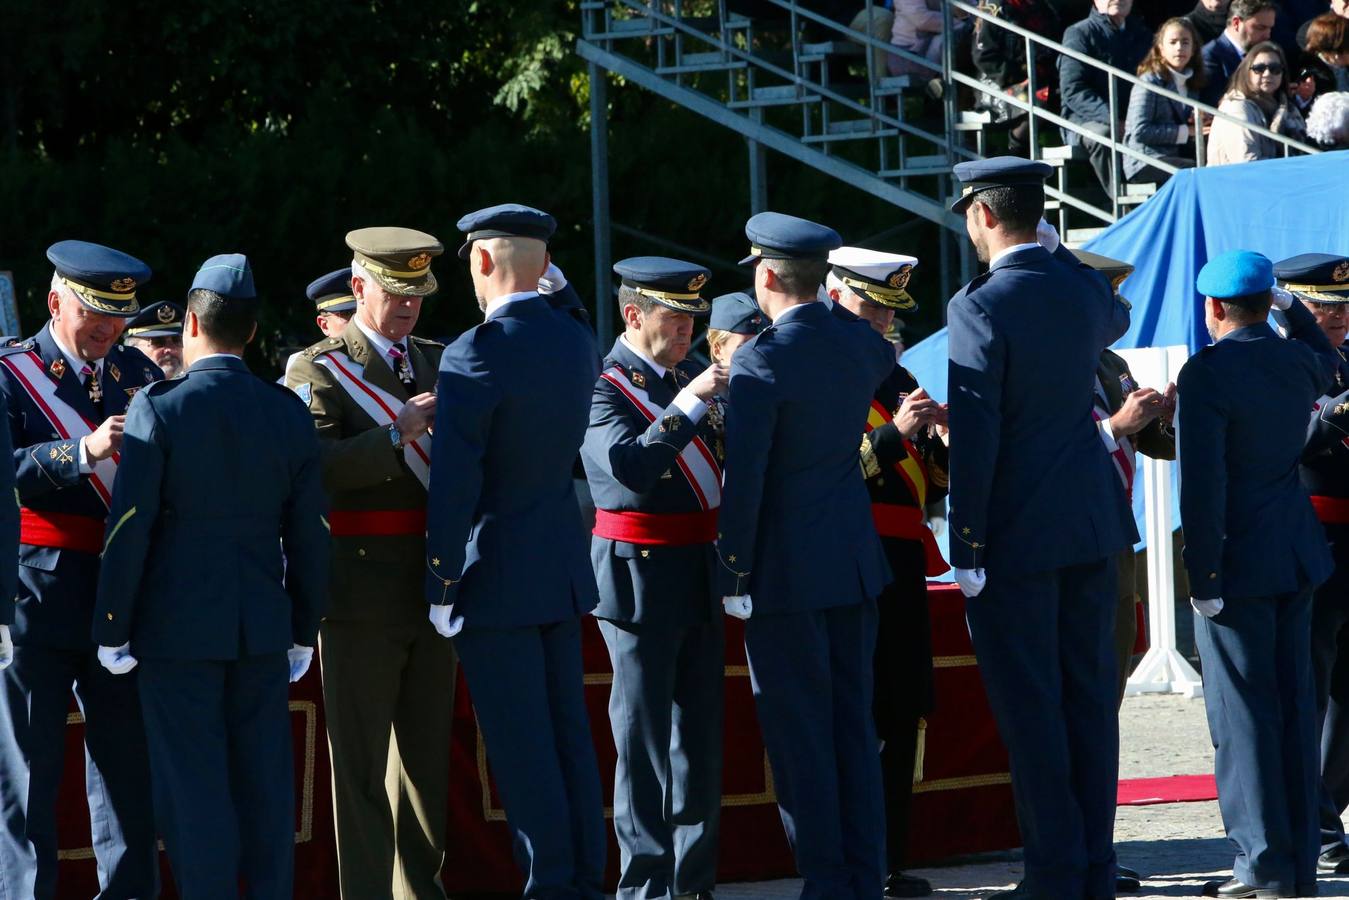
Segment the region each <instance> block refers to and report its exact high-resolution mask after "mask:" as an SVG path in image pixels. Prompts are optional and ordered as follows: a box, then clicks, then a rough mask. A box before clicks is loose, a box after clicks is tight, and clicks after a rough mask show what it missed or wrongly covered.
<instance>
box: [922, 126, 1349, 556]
mask: <svg viewBox="0 0 1349 900" xmlns="http://www.w3.org/2000/svg"><path fill="white" fill-rule="evenodd" d="M1085 246H1086V249H1088V250H1091V251H1093V252H1095V253H1100V254H1104V255H1105V256H1110V257H1114V258H1115V259H1120V260H1125V261H1126V262H1129V263H1132V264H1133V265H1134V267H1135V269H1134V273H1133V274H1132V275H1130V276H1129V278H1128V280H1126V281H1125V282H1124V284H1123V285H1122V286H1121V288H1120V292H1121V293H1122V294H1123V295H1124V296H1125V297H1127V298H1128V299H1129V301H1130V302H1131V303H1132V304H1133V313H1132V322H1131V324H1130V326H1129V331H1128V333H1126V334H1125V335H1124V337H1122V338H1121V339H1120V340H1119V341H1118V342H1116V344H1115V346H1116V347H1122V348H1128V347H1166V346H1172V345H1177V344H1184V345H1186V346H1188V347H1189V348H1190V351H1191V352H1194V351H1195V350H1197V349H1199V348H1200V347H1202V346H1204V345H1205V344H1207V343H1208V333H1207V332H1206V331H1205V329H1204V317H1203V313H1202V311H1201V304H1200V297H1199V296H1198V295H1197V294H1196V293H1195V291H1194V280H1195V276H1197V275H1198V274H1199V270H1200V269H1201V268H1202V267H1203V265H1204V263H1205V262H1207V261H1208V260H1209V258H1210V257H1213V256H1216V255H1218V254H1219V253H1224V252H1226V251H1228V250H1256V251H1258V252H1260V253H1263V254H1265V255H1266V256H1268V257H1269V258H1270V259H1272V260H1274V261H1275V262H1278V261H1279V260H1280V259H1284V258H1286V257H1289V256H1294V255H1296V254H1298V253H1314V252H1320V253H1341V254H1345V255H1349V151H1340V152H1336V153H1322V154H1319V155H1316V156H1302V157H1294V158H1292V159H1271V160H1263V161H1261V162H1252V163H1241V164H1238V165H1230V166H1214V167H1211V168H1203V169H1189V170H1186V171H1182V172H1180V173H1179V174H1177V175H1175V176H1174V177H1172V178H1171V180H1170V181H1168V182H1167V183H1166V184H1165V185H1164V186H1163V187H1162V189H1161V190H1160V191H1158V192H1157V194H1156V195H1155V196H1153V197H1152V198H1150V199H1149V200H1148V201H1147V202H1145V203H1143V204H1142V205H1141V206H1140V207H1139V208H1138V209H1136V210H1134V211H1133V212H1131V213H1130V214H1129V215H1127V216H1125V217H1124V218H1122V219H1120V220H1119V221H1118V222H1116V223H1115V224H1114V225H1111V226H1110V227H1109V228H1107V229H1106V230H1105V231H1104V232H1102V233H1101V234H1100V235H1098V236H1097V237H1096V238H1094V239H1093V240H1092V241H1090V242H1089V243H1087V244H1086V245H1085ZM1071 299H1072V298H1070V297H1065V298H1064V300H1065V301H1069V300H1071ZM946 363H947V344H946V329H944V328H943V329H942V330H940V331H938V332H936V333H935V334H933V335H931V336H930V337H928V338H926V339H924V340H922V341H920V342H918V343H917V344H915V345H913V346H912V347H909V348H908V349H907V350H906V351H905V353H904V365H905V366H906V367H907V368H908V369H909V370H910V371H911V372H913V374H914V376H915V377H916V378H917V379H918V383H919V384H921V385H923V386H924V387H925V388H926V389H927V392H928V393H929V394H931V395H932V396H933V397H935V398H936V399H938V400H940V401H945V400H946V399H947V386H946ZM1159 387H1160V386H1159ZM1135 513H1136V514H1137V516H1138V517H1139V532H1140V533H1142V531H1143V529H1142V492H1141V491H1138V492H1135Z"/></svg>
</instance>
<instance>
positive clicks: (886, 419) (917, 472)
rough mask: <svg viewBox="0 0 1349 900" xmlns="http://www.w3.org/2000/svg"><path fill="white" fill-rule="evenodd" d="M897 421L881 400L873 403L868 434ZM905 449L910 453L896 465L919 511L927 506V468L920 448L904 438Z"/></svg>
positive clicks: (869, 416) (868, 422)
mask: <svg viewBox="0 0 1349 900" xmlns="http://www.w3.org/2000/svg"><path fill="white" fill-rule="evenodd" d="M894 420H895V417H894V416H893V415H891V414H890V411H889V410H888V409H886V408H885V407H884V406H883V405H882V404H881V402H880V401H879V400H872V401H871V409H870V410H868V411H867V429H866V431H867V433H869V432H870V431H871V430H872V429H873V428H879V427H881V426H882V425H887V424H889V423H891V422H893V421H894ZM904 449H905V450H906V451H908V453H907V455H906V456H905V457H904V459H902V460H900V461H899V463H898V464H896V466H895V468H896V470H897V471H898V472H899V474H900V476H901V477H903V479H904V483H905V484H907V485H908V486H909V492H910V493H911V494H913V499H914V502H915V503H916V504H917V505H918V508H919V509H922V508H924V507H926V506H927V485H928V474H927V466H926V465H924V464H923V458H922V457H921V456H919V455H918V448H917V447H915V446H914V445H913V442H912V441H910V440H909V439H908V438H904Z"/></svg>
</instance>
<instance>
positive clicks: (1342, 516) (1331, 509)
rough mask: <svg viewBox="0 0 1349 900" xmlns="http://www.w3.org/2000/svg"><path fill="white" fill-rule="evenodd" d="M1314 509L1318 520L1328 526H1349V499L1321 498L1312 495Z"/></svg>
mask: <svg viewBox="0 0 1349 900" xmlns="http://www.w3.org/2000/svg"><path fill="white" fill-rule="evenodd" d="M1312 509H1314V510H1316V518H1318V519H1320V520H1321V521H1322V522H1323V523H1324V524H1326V525H1349V497H1320V496H1317V495H1316V494H1313V495H1312Z"/></svg>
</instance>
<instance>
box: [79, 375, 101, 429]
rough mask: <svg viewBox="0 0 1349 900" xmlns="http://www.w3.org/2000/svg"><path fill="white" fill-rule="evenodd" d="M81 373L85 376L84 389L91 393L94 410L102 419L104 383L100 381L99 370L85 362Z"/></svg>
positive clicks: (90, 398)
mask: <svg viewBox="0 0 1349 900" xmlns="http://www.w3.org/2000/svg"><path fill="white" fill-rule="evenodd" d="M80 374H81V375H83V376H84V389H85V390H86V391H87V392H88V393H89V402H90V403H92V404H93V405H94V412H96V413H98V416H99V418H100V419H102V418H103V385H101V384H99V382H98V371H97V369H95V368H94V367H93V366H91V365H88V364H85V366H84V368H83V369H81V370H80Z"/></svg>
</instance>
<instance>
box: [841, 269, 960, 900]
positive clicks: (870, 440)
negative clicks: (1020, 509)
mask: <svg viewBox="0 0 1349 900" xmlns="http://www.w3.org/2000/svg"><path fill="white" fill-rule="evenodd" d="M829 263H830V265H831V268H830V270H829V275H828V276H827V277H826V278H825V290H826V292H827V293H828V294H829V298H830V300H832V301H833V302H834V303H837V304H839V305H840V306H842V307H843V308H844V309H846V310H848V311H849V312H851V313H854V314H855V315H857V316H859V317H861V318H863V319H865V320H866V321H867V323H868V324H869V325H871V327H872V328H873V329H874V330H875V331H876V333H877V334H879V335H882V336H884V335H885V334H886V332H887V331H889V329H890V326H891V325H892V324H893V323H894V322H895V321H896V320H895V315H896V314H897V313H899V312H909V311H912V310H913V309H916V308H917V306H918V304H917V302H916V301H915V300H914V299H913V296H912V295H911V294H910V293H909V292H908V285H909V280H910V279H911V277H912V276H913V269H914V267H915V266H916V265H917V264H918V259H917V257H914V256H907V255H905V254H902V253H884V252H881V251H878V250H869V249H867V248H865V247H840V248H838V249H837V250H835V251H834V252H833V253H830V254H829ZM945 425H946V410H945V409H943V408H942V406H941V404H939V403H937V401H935V400H933V399H932V398H931V397H929V396H928V395H927V392H926V391H924V390H923V389H922V387H921V386H919V384H918V381H917V380H916V379H915V378H914V377H913V375H912V373H910V372H909V370H908V369H906V368H904V367H903V366H901V365H899V364H898V363H896V364H895V366H894V368H893V370H892V371H891V373H890V375H889V376H888V377H887V378H886V379H885V381H883V382H882V383H881V385H880V387H878V388H877V389H876V393H875V394H874V395H873V396H872V402H871V411H870V413H869V414H868V417H867V427H866V434H865V435H864V436H863V438H862V446H861V456H862V475H863V476H864V477H865V479H866V485H867V493H868V494H869V495H870V497H871V517H872V520H873V522H874V523H875V525H876V533H877V534H879V535H880V537H881V546H882V547H884V548H885V557H886V560H887V561H888V562H889V563H890V570H891V572H892V573H893V574H894V581H892V582H891V583H890V584H889V585H888V586H887V587H886V588H885V590H884V591H883V592H882V593H881V595H880V597H879V598H878V599H877V603H876V608H877V613H878V628H877V635H878V637H877V641H876V666H875V668H876V699H875V703H874V705H873V706H874V709H875V715H876V732H877V734H878V735H879V737H880V739H881V775H882V779H883V781H884V783H885V842H886V849H885V857H886V873H887V874H886V878H885V896H886V897H926V896H928V895H929V894H931V893H932V886H931V885H930V884H929V883H928V882H927V880H926V879H923V878H918V877H915V876H912V875H907V874H905V873H904V871H903V868H904V862H905V854H906V852H907V848H908V842H909V813H910V807H911V801H912V797H913V782H914V778H915V774H914V770H915V764H916V761H917V751H918V744H919V742H920V741H922V740H923V736H924V730H923V729H925V728H926V722H925V717H926V716H928V715H930V714H931V713H932V708H933V685H932V624H931V621H930V619H929V616H928V603H927V579H928V578H935V577H936V576H938V575H942V574H944V573H946V572H949V571H950V569H951V567H950V566H948V565H947V564H946V560H944V559H943V558H942V555H941V550H940V549H939V548H938V547H937V540H936V537H935V536H934V535H933V534H932V529H931V528H929V527H928V525H927V523H926V522H925V521H924V512H925V510H926V508H927V507H928V506H929V505H931V504H933V503H940V502H941V501H942V500H943V499H944V498H945V496H946V485H947V476H946V469H947V465H948V463H947V450H946V444H945V442H944V441H943V440H942V434H941V432H942V430H943V429H944V428H945Z"/></svg>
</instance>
